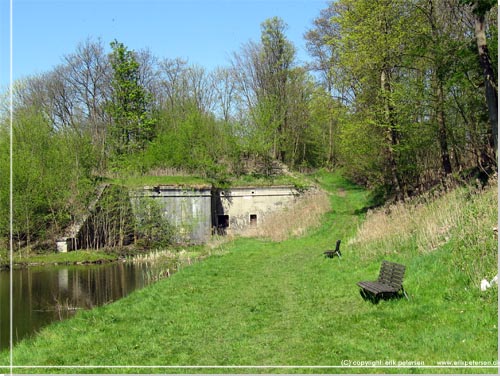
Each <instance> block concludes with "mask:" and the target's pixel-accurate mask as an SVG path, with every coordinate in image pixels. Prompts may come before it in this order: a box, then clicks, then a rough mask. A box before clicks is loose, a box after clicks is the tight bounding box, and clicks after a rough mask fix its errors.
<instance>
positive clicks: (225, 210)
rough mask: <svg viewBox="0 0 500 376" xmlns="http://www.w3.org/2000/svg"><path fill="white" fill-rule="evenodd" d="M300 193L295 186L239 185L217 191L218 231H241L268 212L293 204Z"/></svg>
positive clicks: (238, 232) (254, 223) (255, 222)
mask: <svg viewBox="0 0 500 376" xmlns="http://www.w3.org/2000/svg"><path fill="white" fill-rule="evenodd" d="M299 196H300V193H299V192H298V191H297V190H296V189H295V188H294V187H292V186H273V187H238V188H231V189H228V190H221V191H217V192H216V194H215V207H214V210H215V212H216V217H217V228H218V229H219V232H222V233H227V234H240V233H242V231H243V230H245V229H246V228H248V227H249V226H256V225H258V224H259V223H260V222H261V221H262V220H263V219H264V218H265V217H266V216H267V215H268V214H270V213H272V212H276V211H278V210H282V209H284V208H285V207H286V206H288V205H290V204H292V203H293V202H295V200H297V198H298V197H299Z"/></svg>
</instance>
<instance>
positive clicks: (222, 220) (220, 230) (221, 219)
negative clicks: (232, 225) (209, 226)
mask: <svg viewBox="0 0 500 376" xmlns="http://www.w3.org/2000/svg"><path fill="white" fill-rule="evenodd" d="M228 227H229V216H228V215H225V214H219V215H218V216H217V234H218V235H226V229H227V228H228Z"/></svg>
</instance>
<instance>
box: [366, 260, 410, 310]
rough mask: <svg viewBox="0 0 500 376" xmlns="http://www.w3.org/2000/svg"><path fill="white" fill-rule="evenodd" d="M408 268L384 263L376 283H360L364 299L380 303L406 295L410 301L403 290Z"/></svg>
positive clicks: (393, 263)
mask: <svg viewBox="0 0 500 376" xmlns="http://www.w3.org/2000/svg"><path fill="white" fill-rule="evenodd" d="M405 270H406V267H405V266H404V265H401V264H397V263H395V262H389V261H385V260H384V261H382V266H381V267H380V273H379V276H378V279H377V280H376V281H363V282H358V286H359V287H361V290H360V293H361V296H362V297H363V298H364V299H370V300H372V301H374V302H376V303H377V302H378V301H379V300H380V299H388V298H395V297H401V295H404V296H405V297H406V299H408V295H407V294H406V291H405V289H404V288H403V278H404V275H405Z"/></svg>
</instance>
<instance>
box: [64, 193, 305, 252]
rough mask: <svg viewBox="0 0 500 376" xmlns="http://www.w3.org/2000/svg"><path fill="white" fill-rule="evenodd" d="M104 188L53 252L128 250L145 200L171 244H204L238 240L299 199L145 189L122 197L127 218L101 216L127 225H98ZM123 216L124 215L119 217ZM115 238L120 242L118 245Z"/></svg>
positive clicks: (288, 195)
mask: <svg viewBox="0 0 500 376" xmlns="http://www.w3.org/2000/svg"><path fill="white" fill-rule="evenodd" d="M106 188H108V186H106V185H103V186H101V187H100V188H99V190H98V192H97V197H96V199H95V200H94V201H93V202H92V204H91V205H90V207H89V211H88V214H87V215H86V216H85V217H84V218H82V219H81V220H80V221H78V222H77V223H75V224H73V225H72V226H70V227H69V228H68V229H67V231H66V233H65V236H63V237H61V238H60V239H58V241H57V244H56V247H57V250H58V252H68V251H71V250H74V249H78V248H100V247H103V246H115V245H125V244H128V241H131V239H132V238H133V232H134V229H133V228H134V224H133V221H134V219H133V216H134V215H136V216H137V211H136V208H137V205H138V203H139V202H140V200H144V199H153V200H155V201H157V202H158V204H159V207H160V208H161V211H162V215H163V217H164V218H165V219H167V220H168V222H169V223H170V224H171V225H172V226H174V227H175V235H174V241H176V242H178V243H204V242H206V241H207V240H208V239H209V238H210V236H211V235H212V234H214V233H218V234H233V235H238V234H242V233H243V231H244V230H245V229H248V228H249V227H251V226H256V225H258V224H259V223H260V222H261V221H262V220H263V219H264V218H265V217H266V216H267V215H268V214H270V213H273V212H276V211H278V210H282V209H284V208H286V207H287V206H288V205H291V204H292V203H294V202H295V201H296V200H297V199H298V197H299V196H300V192H298V191H297V190H296V189H295V188H294V187H292V186H273V187H237V188H230V189H224V190H222V189H214V188H212V187H210V186H200V187H179V186H170V185H159V186H154V187H150V186H146V187H143V188H140V189H135V190H130V191H129V192H128V196H127V193H125V197H124V200H123V198H121V196H120V200H122V201H126V202H127V205H128V207H130V206H131V207H130V216H129V215H128V214H127V213H129V212H128V209H127V205H125V203H121V204H120V205H118V206H119V208H118V209H120V210H121V211H120V212H118V211H116V210H117V209H116V208H114V209H113V210H111V209H109V210H108V211H109V213H108V212H106V213H108V214H107V215H108V216H113V215H115V216H116V215H117V216H119V217H120V218H122V217H123V218H127V219H126V220H127V221H128V223H125V224H123V223H121V221H118V219H120V218H118V219H117V218H107V220H106V221H102V220H99V218H97V217H96V215H95V213H94V212H96V213H97V212H99V213H100V212H101V211H102V210H103V209H102V208H101V209H100V210H97V209H96V208H97V207H98V206H99V205H101V204H99V203H98V202H99V200H101V199H103V198H104V191H105V190H106ZM111 191H112V190H110V192H111ZM113 197H114V196H113ZM113 197H111V196H110V197H108V198H107V200H108V201H110V200H111V202H113V203H114V201H115V200H117V199H118V198H113ZM117 197H118V196H117ZM127 197H129V198H130V200H129V199H128V198H127ZM130 204H132V205H130ZM101 206H102V205H101ZM101 206H99V208H100V207H101ZM125 209H127V210H125ZM124 213H125V214H127V215H126V216H124V215H125V214H124ZM132 213H133V214H132ZM94 217H96V218H94ZM123 218H122V219H123ZM94 222H95V223H94ZM101 222H102V223H101ZM115 222H116V223H115ZM110 224H113V226H114V227H117V226H118V227H117V229H114V227H113V226H111V227H110ZM104 225H106V226H107V227H106V229H103V228H101V227H102V226H104ZM108 227H109V228H108ZM115 230H116V231H115ZM115 233H116V234H115ZM117 234H118V235H119V236H120V238H119V239H118V238H117V236H118V235H117Z"/></svg>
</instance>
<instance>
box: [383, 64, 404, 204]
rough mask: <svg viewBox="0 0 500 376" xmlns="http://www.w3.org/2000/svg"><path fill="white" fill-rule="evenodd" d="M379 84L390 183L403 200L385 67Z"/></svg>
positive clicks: (396, 136)
mask: <svg viewBox="0 0 500 376" xmlns="http://www.w3.org/2000/svg"><path fill="white" fill-rule="evenodd" d="M380 86H381V89H382V94H383V98H384V117H385V121H386V123H387V125H388V126H387V130H386V139H387V162H388V164H389V171H390V175H391V180H392V185H393V187H394V190H395V193H396V199H397V200H404V194H403V189H402V187H401V181H400V179H399V176H398V166H397V161H396V157H395V155H394V149H393V147H394V146H396V145H397V144H398V142H399V141H398V135H397V131H396V130H395V124H394V118H393V111H394V109H393V108H392V106H391V104H390V99H389V98H390V92H391V84H390V82H389V78H388V74H387V72H386V70H385V69H382V72H381V74H380Z"/></svg>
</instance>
